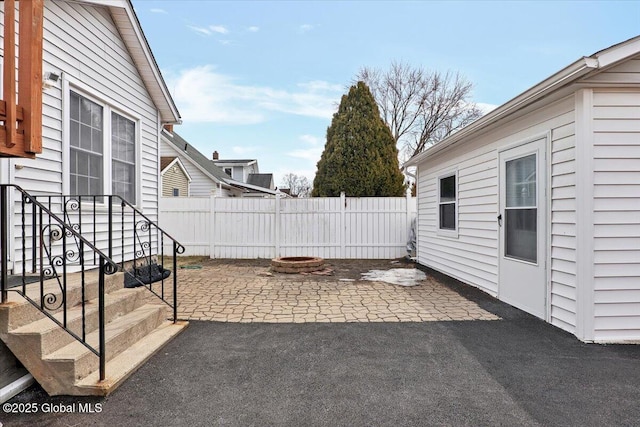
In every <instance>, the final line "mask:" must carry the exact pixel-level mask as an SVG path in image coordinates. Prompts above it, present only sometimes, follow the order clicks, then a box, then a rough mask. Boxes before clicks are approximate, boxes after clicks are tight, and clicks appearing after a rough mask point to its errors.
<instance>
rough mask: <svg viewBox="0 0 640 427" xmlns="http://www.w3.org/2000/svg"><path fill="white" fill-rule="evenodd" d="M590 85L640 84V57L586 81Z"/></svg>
mask: <svg viewBox="0 0 640 427" xmlns="http://www.w3.org/2000/svg"><path fill="white" fill-rule="evenodd" d="M585 81H586V82H589V83H607V84H611V83H617V84H620V83H624V84H629V83H640V56H636V57H635V58H634V59H630V60H628V61H625V62H623V63H622V64H619V65H616V66H613V67H611V68H609V69H607V70H604V71H602V72H601V73H598V74H596V75H595V76H593V77H590V78H589V79H586V80H585Z"/></svg>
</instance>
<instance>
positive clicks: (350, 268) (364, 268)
mask: <svg viewBox="0 0 640 427" xmlns="http://www.w3.org/2000/svg"><path fill="white" fill-rule="evenodd" d="M202 265H203V267H204V266H221V265H234V266H237V267H246V268H249V269H252V270H253V271H255V273H256V274H261V273H262V274H264V273H267V272H270V273H271V274H272V275H273V276H274V277H278V278H279V279H281V280H290V281H294V282H299V281H300V280H301V278H304V277H305V276H304V275H301V274H286V273H276V272H272V271H270V267H271V260H270V259H206V260H205V261H203V263H202ZM324 267H325V268H328V269H331V270H333V274H332V275H331V276H316V275H314V277H313V279H314V280H317V281H331V282H335V281H336V280H340V279H350V280H361V278H362V274H363V273H366V272H368V271H369V270H376V269H377V270H380V269H383V268H386V267H388V268H389V269H391V268H415V267H416V265H415V263H414V262H412V261H409V260H407V259H406V258H399V259H394V260H385V259H364V260H363V259H325V263H324Z"/></svg>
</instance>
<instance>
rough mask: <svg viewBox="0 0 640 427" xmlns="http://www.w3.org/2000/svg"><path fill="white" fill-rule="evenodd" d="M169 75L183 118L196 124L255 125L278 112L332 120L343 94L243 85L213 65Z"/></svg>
mask: <svg viewBox="0 0 640 427" xmlns="http://www.w3.org/2000/svg"><path fill="white" fill-rule="evenodd" d="M165 75H166V77H167V83H168V85H169V88H170V89H171V91H172V94H173V96H174V98H175V100H176V102H177V104H178V106H179V108H180V112H181V113H182V116H183V117H184V119H185V120H188V121H192V122H215V123H224V124H255V123H260V122H264V121H265V120H266V119H267V117H268V116H269V115H271V114H273V113H274V112H280V113H287V114H294V115H301V116H307V117H318V118H323V119H331V117H332V116H333V113H334V112H335V110H336V106H337V102H338V100H339V99H340V96H341V95H342V90H343V89H342V87H341V86H340V85H334V84H331V83H327V82H318V81H316V82H309V83H302V84H299V85H297V86H296V89H295V90H286V89H276V88H272V87H268V86H250V85H243V84H240V83H238V82H237V81H236V80H235V79H234V78H232V77H230V76H227V75H224V74H221V73H219V72H217V71H216V69H215V67H214V66H212V65H205V66H198V67H195V68H191V69H185V70H181V71H179V72H178V73H173V74H172V73H170V72H167V73H165Z"/></svg>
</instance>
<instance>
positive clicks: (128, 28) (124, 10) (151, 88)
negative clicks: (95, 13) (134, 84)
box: [67, 0, 182, 124]
mask: <svg viewBox="0 0 640 427" xmlns="http://www.w3.org/2000/svg"><path fill="white" fill-rule="evenodd" d="M67 1H72V2H75V3H85V4H90V5H95V6H105V7H107V8H108V9H109V12H110V13H111V17H112V18H113V21H114V23H115V24H116V26H117V27H118V31H119V32H120V36H121V37H122V40H123V41H124V43H125V45H126V46H127V49H128V50H129V54H130V55H131V58H132V59H133V62H134V63H135V65H136V68H137V69H138V71H139V72H140V77H141V78H142V80H143V82H144V85H145V87H146V88H147V91H148V92H149V95H150V96H151V99H152V100H153V103H154V104H155V105H156V108H158V111H159V112H160V121H161V122H162V124H181V123H182V120H181V118H180V113H179V111H178V108H177V107H176V104H175V102H174V101H173V98H172V97H171V94H170V93H169V89H168V88H167V85H166V83H165V81H164V78H163V77H162V73H161V72H160V67H158V63H157V62H156V60H155V58H154V56H153V53H152V52H151V47H150V46H149V42H148V41H147V38H146V37H145V35H144V32H143V31H142V26H141V25H140V21H139V20H138V17H137V15H136V13H135V11H134V9H133V4H132V3H131V0H67Z"/></svg>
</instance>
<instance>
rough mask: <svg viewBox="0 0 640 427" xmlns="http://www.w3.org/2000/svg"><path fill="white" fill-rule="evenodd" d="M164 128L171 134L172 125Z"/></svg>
mask: <svg viewBox="0 0 640 427" xmlns="http://www.w3.org/2000/svg"><path fill="white" fill-rule="evenodd" d="M164 128H165V129H166V130H167V131H168V132H173V125H164Z"/></svg>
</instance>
